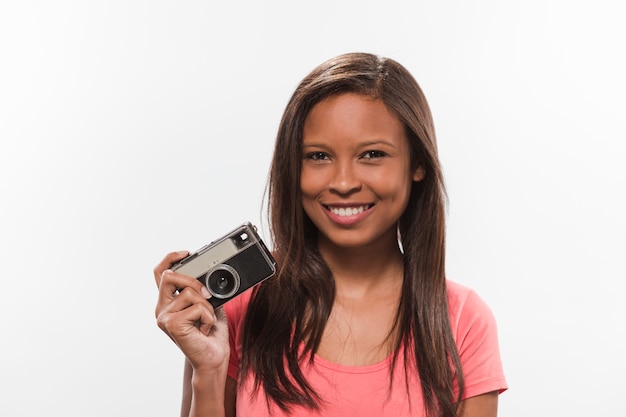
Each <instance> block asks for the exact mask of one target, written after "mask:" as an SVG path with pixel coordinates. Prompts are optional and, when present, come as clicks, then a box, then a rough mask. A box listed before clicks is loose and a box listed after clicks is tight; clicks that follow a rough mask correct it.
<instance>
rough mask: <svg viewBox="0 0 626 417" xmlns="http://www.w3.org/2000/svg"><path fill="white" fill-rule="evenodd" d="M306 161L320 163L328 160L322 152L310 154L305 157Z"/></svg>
mask: <svg viewBox="0 0 626 417" xmlns="http://www.w3.org/2000/svg"><path fill="white" fill-rule="evenodd" d="M306 157H307V159H312V160H314V161H322V160H324V159H328V155H326V154H325V153H324V152H310V153H308V154H307V155H306Z"/></svg>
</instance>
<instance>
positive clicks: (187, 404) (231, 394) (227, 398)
mask: <svg viewBox="0 0 626 417" xmlns="http://www.w3.org/2000/svg"><path fill="white" fill-rule="evenodd" d="M192 379H193V367H192V366H191V364H190V363H189V361H188V360H185V370H184V373H183V401H182V404H181V409H180V416H181V417H189V416H190V413H191V403H192V398H193V386H192ZM207 399H208V398H207ZM236 400H237V381H235V380H234V379H232V378H230V377H227V378H226V386H225V389H224V412H225V414H224V415H225V417H235V402H236ZM214 401H216V400H214Z"/></svg>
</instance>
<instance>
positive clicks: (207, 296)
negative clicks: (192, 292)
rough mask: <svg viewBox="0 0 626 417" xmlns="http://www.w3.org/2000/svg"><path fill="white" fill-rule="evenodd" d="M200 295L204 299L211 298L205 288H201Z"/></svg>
mask: <svg viewBox="0 0 626 417" xmlns="http://www.w3.org/2000/svg"><path fill="white" fill-rule="evenodd" d="M200 293H201V294H202V296H203V297H204V298H211V293H210V292H209V290H207V288H206V287H202V289H201V290H200Z"/></svg>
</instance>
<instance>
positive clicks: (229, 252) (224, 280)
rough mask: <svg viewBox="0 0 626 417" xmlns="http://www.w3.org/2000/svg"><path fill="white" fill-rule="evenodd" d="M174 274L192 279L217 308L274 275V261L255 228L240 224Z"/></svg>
mask: <svg viewBox="0 0 626 417" xmlns="http://www.w3.org/2000/svg"><path fill="white" fill-rule="evenodd" d="M171 269H172V270H173V271H177V272H178V273H181V274H184V275H188V276H191V277H194V278H196V279H197V280H198V281H200V282H202V284H204V286H206V288H207V289H208V290H209V292H210V293H211V298H209V303H211V305H212V306H213V307H214V308H217V307H219V306H221V305H222V304H224V303H225V302H227V301H228V300H231V299H233V298H234V297H236V296H238V295H239V294H241V293H243V292H244V291H246V290H248V289H250V288H252V287H253V286H255V285H256V284H258V283H260V282H262V281H264V280H266V279H267V278H269V277H271V276H272V275H274V274H275V273H276V261H275V260H274V258H273V257H272V254H271V253H270V251H269V250H268V249H267V247H266V246H265V244H264V243H263V241H262V240H261V237H260V236H259V235H258V233H257V230H256V227H255V226H254V225H252V224H251V223H250V222H247V223H244V224H242V225H241V226H239V227H237V228H236V229H234V230H233V231H232V232H230V233H228V234H226V235H225V236H223V237H221V238H220V239H218V240H216V241H213V242H211V243H209V244H208V245H205V246H203V247H202V248H200V249H198V250H197V251H195V252H193V253H191V254H190V255H189V256H187V257H186V258H184V259H182V260H180V261H178V262H177V263H175V264H174V265H172V267H171Z"/></svg>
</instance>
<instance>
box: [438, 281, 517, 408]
mask: <svg viewBox="0 0 626 417" xmlns="http://www.w3.org/2000/svg"><path fill="white" fill-rule="evenodd" d="M448 302H449V309H450V319H451V325H452V331H453V334H454V336H455V340H456V344H457V348H458V351H459V356H460V359H461V365H462V367H463V377H464V380H465V392H464V394H463V399H465V398H470V397H474V396H476V395H481V394H485V393H488V392H492V391H497V392H499V393H502V392H504V391H505V390H507V389H508V386H507V383H506V378H505V376H504V371H503V367H502V360H501V357H500V347H499V343H498V330H497V325H496V319H495V317H494V315H493V312H492V311H491V309H490V308H489V306H488V305H487V304H486V303H485V302H484V301H483V300H482V299H481V298H480V297H479V296H478V294H476V292H474V291H473V290H471V289H468V288H465V287H463V286H461V285H459V284H455V283H452V282H448Z"/></svg>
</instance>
